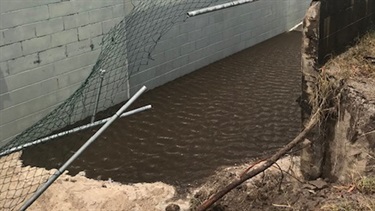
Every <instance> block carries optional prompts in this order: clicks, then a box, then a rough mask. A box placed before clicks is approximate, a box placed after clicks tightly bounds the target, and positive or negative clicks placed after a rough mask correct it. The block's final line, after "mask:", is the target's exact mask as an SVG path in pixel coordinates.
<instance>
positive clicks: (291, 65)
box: [22, 32, 301, 185]
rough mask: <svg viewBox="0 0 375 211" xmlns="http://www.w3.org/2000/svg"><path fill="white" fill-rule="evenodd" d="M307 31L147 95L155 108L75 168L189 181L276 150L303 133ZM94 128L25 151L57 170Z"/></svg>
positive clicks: (110, 134)
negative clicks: (303, 54) (303, 52)
mask: <svg viewBox="0 0 375 211" xmlns="http://www.w3.org/2000/svg"><path fill="white" fill-rule="evenodd" d="M300 40H301V34H300V33H299V32H291V33H287V34H282V35H280V36H277V37H275V38H272V39H270V40H268V41H266V42H264V43H261V44H259V45H256V46H254V47H252V48H249V49H246V50H244V51H242V52H240V53H237V54H235V55H233V56H230V57H228V58H225V59H223V60H221V61H218V62H216V63H213V64H211V65H209V66H207V67H204V68H202V69H200V70H197V71H195V72H194V73H192V74H189V75H186V76H184V77H182V78H179V79H177V80H175V81H172V82H170V83H168V84H166V85H163V86H161V87H159V88H156V89H154V90H151V91H149V92H147V93H145V94H144V95H143V96H142V97H141V98H140V99H139V100H138V101H137V103H136V104H137V105H139V106H140V105H146V104H152V106H153V109H152V110H151V111H146V112H144V113H141V114H137V115H134V116H131V117H129V118H123V119H120V120H117V121H116V122H115V123H114V124H113V125H112V126H111V127H110V128H109V129H108V130H107V131H106V132H105V133H104V134H103V135H102V136H101V137H100V138H99V139H98V140H97V141H96V142H95V143H94V144H93V145H92V146H90V147H89V149H88V150H87V151H86V152H84V153H83V155H82V156H81V157H80V158H79V159H78V160H77V161H75V162H74V163H73V164H72V166H71V167H70V168H69V171H70V173H71V174H75V173H77V172H79V171H82V170H85V171H86V175H87V176H88V177H91V178H98V179H108V178H112V179H113V180H115V181H119V182H123V183H130V182H153V181H164V182H167V183H170V184H177V185H178V184H180V185H186V184H188V183H192V182H194V181H197V180H199V179H201V178H202V177H205V176H208V175H210V174H212V173H213V171H214V170H215V169H216V168H218V167H219V166H222V165H233V164H235V163H238V162H241V161H243V160H245V159H249V158H252V157H254V156H259V155H261V154H262V153H265V152H267V151H269V150H275V149H276V148H278V147H280V146H282V145H283V144H285V143H286V142H288V141H289V140H290V139H292V138H293V137H294V136H295V135H296V134H297V133H298V131H299V127H300V112H299V107H298V105H297V103H296V102H295V100H296V98H297V97H298V95H299V92H300V73H299V69H300V53H299V51H300V50H299V49H300ZM91 134H92V131H87V132H86V133H85V134H83V137H84V139H82V136H77V135H72V136H69V137H66V138H64V139H62V140H58V141H52V142H49V143H47V144H42V145H38V146H35V147H32V148H29V149H27V150H25V151H24V153H23V156H22V159H23V160H24V163H25V164H26V165H37V166H42V167H46V168H56V167H57V164H60V165H61V164H62V162H64V161H66V160H67V159H68V155H67V153H68V152H73V151H71V150H72V149H77V148H78V147H79V146H80V145H81V144H82V143H83V141H84V140H85V139H87V138H89V137H90V135H91Z"/></svg>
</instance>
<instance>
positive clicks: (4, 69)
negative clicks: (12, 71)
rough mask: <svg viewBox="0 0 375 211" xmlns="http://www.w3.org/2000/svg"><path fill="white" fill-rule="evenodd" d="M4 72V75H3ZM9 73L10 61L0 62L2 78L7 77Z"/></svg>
mask: <svg viewBox="0 0 375 211" xmlns="http://www.w3.org/2000/svg"><path fill="white" fill-rule="evenodd" d="M1 74H3V75H1ZM8 75H9V69H8V63H7V62H0V78H2V77H6V76H8Z"/></svg>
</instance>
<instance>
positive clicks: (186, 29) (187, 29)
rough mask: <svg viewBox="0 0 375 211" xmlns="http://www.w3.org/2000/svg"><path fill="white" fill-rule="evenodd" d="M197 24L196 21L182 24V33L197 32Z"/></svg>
mask: <svg viewBox="0 0 375 211" xmlns="http://www.w3.org/2000/svg"><path fill="white" fill-rule="evenodd" d="M195 29H196V27H195V22H194V21H186V22H183V23H181V24H180V33H181V34H183V33H188V32H190V31H193V30H195Z"/></svg>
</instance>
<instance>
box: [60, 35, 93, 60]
mask: <svg viewBox="0 0 375 211" xmlns="http://www.w3.org/2000/svg"><path fill="white" fill-rule="evenodd" d="M90 45H91V42H90V40H89V39H86V40H82V41H78V42H74V43H70V44H68V45H67V46H66V52H67V54H68V57H72V56H75V55H78V54H82V53H85V52H88V51H91V46H90ZM93 47H94V46H93Z"/></svg>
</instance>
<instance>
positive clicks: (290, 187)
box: [191, 157, 375, 211]
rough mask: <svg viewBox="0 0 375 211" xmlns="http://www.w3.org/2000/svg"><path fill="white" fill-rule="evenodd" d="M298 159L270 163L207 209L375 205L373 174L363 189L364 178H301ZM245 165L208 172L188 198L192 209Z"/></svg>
mask: <svg viewBox="0 0 375 211" xmlns="http://www.w3.org/2000/svg"><path fill="white" fill-rule="evenodd" d="M298 163H299V159H298V157H287V158H284V159H282V160H280V161H279V162H278V166H277V165H274V166H273V167H271V168H270V169H269V170H267V171H266V172H264V173H263V174H261V175H258V176H257V177H255V178H252V179H251V180H249V181H247V182H246V183H244V184H242V185H241V186H239V187H237V188H236V189H234V190H232V191H231V192H230V193H228V194H227V195H226V196H224V197H223V199H222V200H220V201H218V202H217V203H216V204H215V205H214V206H213V207H212V208H210V209H209V210H225V211H232V210H233V211H234V210H236V211H240V210H374V209H375V191H374V190H375V177H370V178H366V184H367V185H368V186H366V190H364V189H363V188H362V186H361V184H362V183H363V180H365V179H364V178H362V179H360V180H358V181H353V182H352V183H347V184H333V183H329V182H326V181H324V180H321V179H318V180H314V181H303V179H302V178H301V174H300V172H299V170H298V169H299V167H298ZM248 165H251V164H248ZM248 165H242V166H238V167H229V168H226V169H223V170H221V171H219V172H218V173H217V174H216V175H214V176H212V177H211V178H210V179H209V180H208V182H207V183H206V184H205V185H204V186H202V187H201V188H199V189H198V190H197V191H196V192H195V194H194V197H193V199H192V200H191V202H192V204H193V208H192V210H194V208H195V206H196V205H198V204H200V203H202V202H203V201H204V200H205V199H207V196H210V195H211V194H212V193H213V192H214V191H216V190H218V189H219V190H220V189H221V188H223V187H224V186H225V185H227V184H229V182H230V181H232V180H233V179H234V178H235V177H238V176H239V175H240V174H241V173H242V172H243V171H244V169H246V167H247V166H248ZM279 166H280V168H279ZM368 181H371V182H368ZM369 190H370V191H369Z"/></svg>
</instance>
